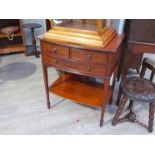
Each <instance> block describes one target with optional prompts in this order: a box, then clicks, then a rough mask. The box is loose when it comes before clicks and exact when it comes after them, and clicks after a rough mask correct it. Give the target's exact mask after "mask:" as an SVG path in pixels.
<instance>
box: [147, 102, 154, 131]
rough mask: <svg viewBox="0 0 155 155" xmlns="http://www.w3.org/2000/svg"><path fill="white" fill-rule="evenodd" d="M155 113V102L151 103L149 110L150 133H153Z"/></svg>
mask: <svg viewBox="0 0 155 155" xmlns="http://www.w3.org/2000/svg"><path fill="white" fill-rule="evenodd" d="M154 112H155V102H154V103H153V102H151V103H150V109H149V126H148V131H149V132H152V131H153V120H154Z"/></svg>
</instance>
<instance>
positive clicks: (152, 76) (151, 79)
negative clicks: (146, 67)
mask: <svg viewBox="0 0 155 155" xmlns="http://www.w3.org/2000/svg"><path fill="white" fill-rule="evenodd" d="M153 78H154V72H152V73H151V76H150V81H153Z"/></svg>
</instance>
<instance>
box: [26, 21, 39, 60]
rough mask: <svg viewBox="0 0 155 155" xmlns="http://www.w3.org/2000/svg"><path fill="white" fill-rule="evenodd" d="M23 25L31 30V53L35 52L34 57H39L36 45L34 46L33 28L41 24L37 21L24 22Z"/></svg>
mask: <svg viewBox="0 0 155 155" xmlns="http://www.w3.org/2000/svg"><path fill="white" fill-rule="evenodd" d="M23 27H24V28H27V29H30V30H31V34H32V46H33V53H34V54H35V56H36V57H39V52H38V51H37V47H36V39H35V35H34V30H35V29H36V28H40V27H41V25H40V24H37V23H29V24H24V25H23Z"/></svg>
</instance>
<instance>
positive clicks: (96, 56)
mask: <svg viewBox="0 0 155 155" xmlns="http://www.w3.org/2000/svg"><path fill="white" fill-rule="evenodd" d="M70 57H71V59H73V60H80V61H87V62H95V63H105V64H106V63H107V54H106V53H102V52H95V51H89V50H81V49H76V48H71V56H70Z"/></svg>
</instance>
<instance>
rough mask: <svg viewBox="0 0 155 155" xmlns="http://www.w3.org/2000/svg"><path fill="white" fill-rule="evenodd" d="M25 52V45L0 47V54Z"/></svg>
mask: <svg viewBox="0 0 155 155" xmlns="http://www.w3.org/2000/svg"><path fill="white" fill-rule="evenodd" d="M23 51H25V47H24V46H23V44H14V45H8V46H1V47H0V54H6V53H12V52H23Z"/></svg>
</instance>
